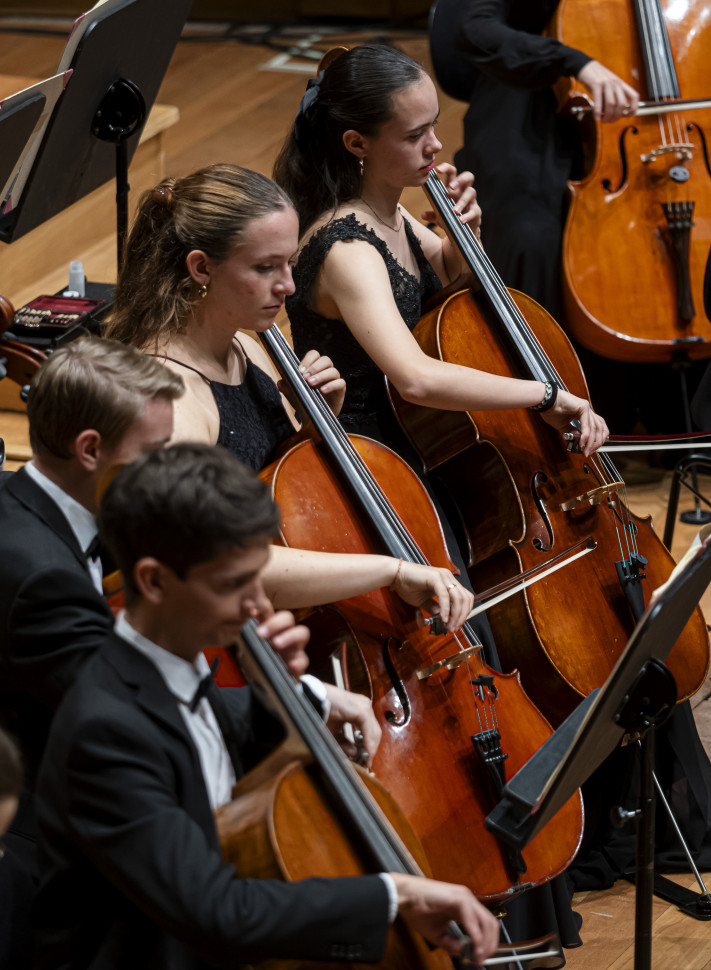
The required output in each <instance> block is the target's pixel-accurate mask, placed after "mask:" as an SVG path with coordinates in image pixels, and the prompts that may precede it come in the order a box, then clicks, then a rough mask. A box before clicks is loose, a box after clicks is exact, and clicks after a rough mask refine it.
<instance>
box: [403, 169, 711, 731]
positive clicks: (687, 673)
mask: <svg viewBox="0 0 711 970" xmlns="http://www.w3.org/2000/svg"><path fill="white" fill-rule="evenodd" d="M425 191H426V192H427V194H428V195H429V197H430V199H431V201H432V204H433V205H434V206H435V208H436V209H437V210H438V211H439V212H440V214H441V216H442V218H443V220H444V223H445V225H446V227H447V232H448V233H449V235H450V237H451V238H452V239H453V240H454V242H455V243H456V244H457V245H458V246H459V247H460V249H461V252H462V254H463V256H464V258H465V260H466V263H467V265H468V267H469V270H470V271H471V273H472V274H473V276H474V277H475V278H476V279H477V280H478V281H479V284H480V289H479V290H477V291H475V292H474V291H461V292H459V293H458V294H455V295H453V296H450V297H449V298H448V299H446V300H445V302H444V303H442V304H441V305H440V306H438V307H436V308H434V309H432V310H430V311H429V312H428V313H426V314H425V315H424V316H423V317H422V319H421V320H420V322H419V323H418V324H417V326H416V328H415V330H414V335H415V338H416V339H417V340H418V342H419V344H420V346H421V347H422V348H423V350H424V351H425V353H427V354H429V355H430V356H433V357H439V358H440V359H443V360H448V361H452V362H454V363H457V364H462V365H465V366H469V367H476V368H479V369H481V370H485V371H488V372H490V373H494V374H501V375H508V376H514V377H525V378H530V379H534V380H539V381H550V382H551V383H555V384H557V385H558V386H559V387H564V388H567V389H568V390H570V391H571V392H572V393H573V394H576V395H578V396H580V397H587V388H586V385H585V378H584V376H583V374H582V372H581V370H580V365H579V362H578V359H577V357H576V355H575V352H574V351H573V349H572V347H571V345H570V342H569V341H568V339H567V337H566V336H565V334H564V333H563V331H562V330H561V329H560V327H559V326H558V325H557V324H556V323H555V321H554V320H553V318H552V317H551V316H550V314H548V313H547V312H546V311H545V310H544V309H543V308H542V307H541V306H539V304H537V303H536V302H535V301H534V300H532V299H531V298H530V297H527V296H525V295H524V294H522V293H518V292H516V291H509V290H507V289H506V287H505V286H504V285H503V283H502V281H501V278H500V277H499V276H498V274H497V273H496V270H495V269H494V267H493V266H492V264H491V262H490V261H489V260H488V258H487V257H486V255H485V253H484V252H483V250H482V248H481V247H480V245H479V244H478V243H477V240H476V239H475V237H474V235H473V233H472V232H471V230H470V229H469V227H468V226H466V225H462V224H461V223H460V222H459V219H458V217H457V215H456V213H455V212H454V210H453V205H452V203H451V200H450V199H449V197H448V195H447V192H446V190H445V188H444V186H443V185H442V183H441V182H440V180H439V178H438V177H437V176H436V174H435V173H430V175H429V176H428V180H427V183H426V186H425ZM390 393H391V399H392V400H393V402H394V404H395V407H396V411H397V414H398V417H399V419H400V421H401V423H402V424H403V426H404V427H405V430H406V431H407V433H408V435H409V437H410V439H411V441H412V442H413V444H414V446H415V448H416V449H417V451H418V452H419V454H420V455H421V457H422V460H423V464H424V466H425V469H426V470H427V471H428V473H429V474H430V475H433V476H436V478H438V479H439V480H440V481H441V482H442V483H443V485H444V486H445V488H446V489H447V491H448V492H449V494H450V496H451V498H452V499H453V501H454V503H455V504H456V506H457V508H458V509H459V511H460V515H461V520H462V525H463V528H464V530H465V532H466V535H467V537H468V539H469V542H470V548H471V549H472V550H475V551H476V561H475V562H473V564H472V567H471V569H470V574H471V577H472V581H473V583H474V588H475V589H476V588H484V587H488V586H491V585H493V584H495V583H499V582H503V581H506V580H508V579H510V578H511V577H512V576H516V575H517V574H520V573H522V572H523V573H528V572H529V571H531V570H535V569H544V568H545V567H546V565H548V564H549V562H550V560H551V559H552V558H553V557H554V556H557V555H558V554H561V553H563V552H566V551H570V552H571V553H572V552H573V551H574V550H575V549H579V548H580V544H581V543H583V544H585V545H586V546H589V547H590V551H589V553H588V554H587V555H585V556H577V555H576V556H575V558H573V556H572V555H571V556H570V564H569V565H567V566H566V567H565V568H562V569H558V570H557V571H556V572H551V573H550V574H549V575H546V576H545V578H543V579H541V580H540V582H537V583H534V584H532V585H530V586H528V588H527V589H526V590H525V591H524V592H521V593H519V594H517V596H515V597H512V598H510V599H508V601H507V602H506V605H505V606H504V605H499V606H495V607H493V608H492V609H491V610H489V612H488V616H489V621H490V623H491V626H492V628H493V630H494V635H495V637H496V639H497V644H498V649H499V654H500V657H501V660H502V663H503V664H504V668H505V669H512V668H514V667H517V668H518V669H520V670H521V674H522V681H523V684H524V687H525V689H526V691H527V692H528V693H529V694H530V696H531V697H532V699H533V701H534V703H535V704H536V706H538V707H539V708H540V710H542V711H543V712H544V713H545V714H546V716H547V717H548V719H549V720H550V721H551V722H552V723H554V724H558V723H560V722H561V721H562V720H563V718H564V717H566V716H567V715H568V714H569V713H570V711H571V710H572V709H573V708H574V707H575V706H576V704H577V703H578V702H579V700H580V699H581V697H585V696H587V695H588V694H589V693H590V691H592V690H593V689H594V688H596V687H600V686H601V685H602V684H603V683H604V681H605V680H606V679H607V677H608V676H609V674H610V671H611V670H612V668H613V666H614V664H615V662H616V660H617V657H618V656H619V655H620V653H621V651H622V649H623V648H624V646H625V644H626V643H627V639H628V637H629V635H630V633H631V632H632V629H633V627H634V623H635V620H636V617H638V616H639V615H641V612H643V609H644V601H645V600H648V599H649V596H650V594H651V591H652V590H653V589H655V588H656V587H658V586H660V585H661V584H662V583H663V582H664V581H665V580H666V578H667V577H668V576H669V573H670V572H671V570H672V567H673V565H674V562H673V560H672V557H671V555H670V553H669V552H668V550H667V549H666V548H665V547H664V546H663V545H662V543H661V542H660V540H659V539H658V538H657V537H656V536H655V535H654V533H653V531H652V527H651V523H650V520H649V519H641V518H639V517H637V516H634V515H633V514H632V513H631V512H630V511H629V510H628V509H627V507H626V505H625V501H624V499H625V489H624V482H623V480H622V478H621V477H620V475H619V473H618V472H617V470H616V469H615V467H614V465H613V463H612V461H611V459H610V458H609V457H608V456H606V455H600V454H598V455H593V456H591V457H590V458H585V457H584V456H583V455H581V454H579V453H576V452H575V451H574V450H566V449H565V448H564V447H563V446H562V444H561V441H560V436H559V434H558V433H557V432H556V431H554V430H553V429H552V428H551V427H549V426H548V425H546V424H545V423H544V422H542V421H540V420H539V418H538V416H537V415H535V414H534V413H533V412H531V411H529V410H521V409H519V410H513V411H482V412H471V413H467V412H463V413H462V412H453V411H447V412H442V411H433V410H432V409H429V408H424V407H420V406H417V405H412V404H408V403H406V402H404V401H403V400H402V399H401V398H400V397H399V396H398V395H397V392H396V391H395V390H394V389H393V388H392V387H391V388H390ZM668 666H669V668H670V670H671V671H672V673H673V674H674V677H675V679H676V682H677V687H678V694H679V699H680V700H684V699H686V698H688V697H689V696H691V695H692V694H693V693H694V692H695V691H696V690H698V688H699V687H700V686H701V684H702V683H703V681H704V679H705V677H706V673H707V671H708V667H709V639H708V633H707V631H706V625H705V623H704V619H703V617H702V615H701V612H700V610H698V609H697V610H696V611H695V613H694V614H693V615H692V617H691V619H690V620H689V623H688V624H687V626H686V627H685V629H684V631H683V633H682V635H681V637H680V638H679V640H678V641H677V644H676V645H675V647H674V648H673V650H672V651H671V653H670V655H669V659H668Z"/></svg>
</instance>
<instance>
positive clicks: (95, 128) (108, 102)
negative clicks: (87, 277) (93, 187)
mask: <svg viewBox="0 0 711 970" xmlns="http://www.w3.org/2000/svg"><path fill="white" fill-rule="evenodd" d="M145 117H146V102H145V100H144V98H143V95H142V94H141V91H140V89H139V88H138V87H137V85H135V84H134V83H133V82H132V81H128V80H126V78H119V79H118V81H114V83H113V84H112V85H111V87H110V88H109V89H108V91H107V92H106V94H105V95H104V97H103V98H102V99H101V103H100V105H99V107H98V108H97V111H96V114H95V115H94V120H93V122H92V125H91V133H92V134H93V135H95V136H96V137H97V138H100V139H101V141H108V142H112V143H113V144H114V145H115V146H116V264H117V267H118V271H119V273H120V272H121V267H122V265H123V252H124V246H125V243H126V235H127V233H128V193H129V190H130V188H131V186H130V185H129V184H128V144H127V142H128V139H129V138H130V137H131V135H132V134H133V133H134V132H135V131H136V130H137V129H138V128H140V127H141V125H142V124H143V122H144V120H145Z"/></svg>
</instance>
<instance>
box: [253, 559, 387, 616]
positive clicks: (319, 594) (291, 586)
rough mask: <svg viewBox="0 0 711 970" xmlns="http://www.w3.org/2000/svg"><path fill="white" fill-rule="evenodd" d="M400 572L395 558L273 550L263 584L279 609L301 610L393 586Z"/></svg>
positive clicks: (263, 574)
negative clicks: (301, 608)
mask: <svg viewBox="0 0 711 970" xmlns="http://www.w3.org/2000/svg"><path fill="white" fill-rule="evenodd" d="M397 568H398V560H397V559H394V558H392V557H391V556H377V555H352V554H350V553H330V552H311V551H309V550H304V549H291V548H288V547H286V546H272V547H271V549H270V554H269V561H268V563H267V565H266V567H265V569H264V572H263V573H262V583H263V585H264V589H265V591H266V594H267V596H268V597H269V599H270V600H271V601H272V603H273V604H274V607H275V608H276V609H298V608H300V607H309V606H321V605H322V604H324V603H333V602H335V601H337V600H341V599H348V598H349V597H351V596H359V595H360V594H361V593H368V592H370V590H373V589H378V588H380V587H381V586H390V585H391V584H392V583H393V581H394V580H395V576H396V573H397Z"/></svg>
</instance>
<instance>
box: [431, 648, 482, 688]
mask: <svg viewBox="0 0 711 970" xmlns="http://www.w3.org/2000/svg"><path fill="white" fill-rule="evenodd" d="M480 650H481V644H480V643H477V644H476V645H475V646H473V647H467V648H466V650H460V651H459V652H458V653H453V654H452V655H451V656H450V657H445V658H444V660H438V661H437V663H435V664H432V666H430V667H420V669H419V670H418V671H417V679H418V680H427V678H428V677H431V676H432V674H434V673H436V672H437V671H438V670H441V669H442V667H446V668H447V670H456V669H457V667H459V666H460V665H461V664H463V663H464V661H465V660H468V659H469V657H471V656H472V655H473V654H475V653H478V652H479V651H480Z"/></svg>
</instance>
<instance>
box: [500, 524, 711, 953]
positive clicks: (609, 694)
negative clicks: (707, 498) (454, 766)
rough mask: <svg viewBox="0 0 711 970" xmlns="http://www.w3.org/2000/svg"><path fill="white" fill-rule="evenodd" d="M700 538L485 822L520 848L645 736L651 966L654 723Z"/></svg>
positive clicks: (700, 578)
mask: <svg viewBox="0 0 711 970" xmlns="http://www.w3.org/2000/svg"><path fill="white" fill-rule="evenodd" d="M702 539H703V541H702V543H701V545H700V546H699V547H698V548H695V549H692V550H690V553H689V554H688V556H687V557H685V559H684V560H683V561H682V564H680V566H679V567H678V570H677V571H675V573H674V574H673V576H672V578H671V579H670V580H669V581H668V583H667V584H666V585H665V587H664V588H663V589H662V590H660V591H658V592H657V595H656V596H655V597H654V599H653V600H652V601H651V603H650V605H649V606H648V607H647V609H646V611H645V613H644V614H643V616H642V618H641V619H640V621H639V623H638V624H637V626H636V627H635V629H634V632H633V633H632V636H631V637H630V640H629V641H628V643H627V646H626V647H625V649H624V651H623V653H622V655H621V656H620V658H619V659H618V661H617V663H616V664H615V667H614V669H613V670H612V672H611V674H610V676H609V677H608V679H607V681H606V682H605V684H604V685H603V687H602V688H600V689H599V690H596V691H593V692H592V693H591V694H590V695H589V696H588V697H586V698H585V699H584V700H582V701H581V703H580V704H579V705H578V707H577V708H576V709H575V710H574V711H573V713H572V714H571V715H570V716H569V717H568V718H567V719H566V721H564V722H563V724H562V725H561V726H560V727H559V728H558V729H557V730H556V731H555V732H554V733H553V735H552V736H551V737H550V738H548V740H547V741H546V742H545V744H544V745H543V746H542V747H541V748H540V749H539V750H538V751H537V752H536V753H535V754H534V755H533V757H532V758H530V759H529V761H528V762H527V763H526V764H525V765H524V766H523V767H522V768H520V769H519V770H518V772H517V773H516V774H515V775H514V776H513V778H511V779H510V780H509V781H508V782H507V784H506V786H505V788H504V791H503V795H502V797H501V799H500V801H499V802H498V804H497V805H496V806H495V807H494V808H493V809H492V811H491V812H490V813H489V814H488V816H487V818H486V821H485V824H486V827H487V828H488V829H489V830H490V831H492V832H494V833H495V834H496V835H497V836H498V837H499V838H500V839H502V841H504V842H505V843H507V844H508V845H511V846H513V847H514V848H516V849H519V850H522V849H524V848H525V847H526V845H528V843H529V842H530V841H531V839H533V838H534V837H535V836H536V835H537V834H538V832H540V830H541V829H542V828H543V827H544V826H545V825H546V823H547V822H549V821H550V819H551V818H552V817H553V815H555V814H556V812H557V811H558V810H559V809H560V808H562V807H563V805H564V804H565V803H566V802H567V800H568V799H569V798H571V797H573V796H575V795H576V793H577V792H578V789H579V788H580V786H581V785H582V783H583V782H584V781H585V780H586V779H587V778H589V777H590V775H591V774H592V772H593V771H595V769H596V768H597V767H598V766H599V765H601V764H602V762H603V761H604V760H605V758H606V757H607V756H608V755H609V754H610V753H611V752H612V751H613V750H614V748H616V747H617V746H618V745H619V744H620V742H622V741H623V739H625V738H626V737H627V738H629V736H630V735H631V736H632V739H633V740H636V739H637V738H638V737H640V736H643V737H644V743H643V745H642V747H643V749H644V750H643V754H642V778H641V780H640V800H639V806H638V809H637V812H636V813H634V815H635V817H636V818H637V824H638V826H639V827H638V832H637V846H638V857H637V899H636V910H635V921H636V935H637V945H636V946H635V964H634V965H635V970H648V968H649V967H650V965H651V916H652V894H653V888H654V814H655V813H654V797H655V796H654V777H653V767H654V730H655V728H656V727H657V726H658V725H659V724H662V723H663V722H664V720H665V718H666V717H667V716H668V714H669V713H670V712H671V711H672V710H673V707H674V704H675V701H676V685H675V684H674V678H673V677H672V675H671V674H670V673H669V671H668V670H667V668H666V667H665V665H664V662H663V661H664V660H665V659H666V657H667V655H668V654H669V651H670V650H671V648H672V647H673V646H674V644H675V643H676V641H677V639H678V638H679V634H680V633H681V631H682V629H683V627H684V626H685V624H686V622H687V620H688V618H689V616H690V615H691V613H692V612H693V610H694V609H695V607H696V606H697V604H698V602H699V599H700V598H701V594H702V593H703V592H704V590H705V589H706V588H707V586H708V585H709V584H710V583H711V535H709V534H708V527H707V530H706V534H705V533H704V532H703V531H702ZM622 817H624V816H622Z"/></svg>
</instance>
